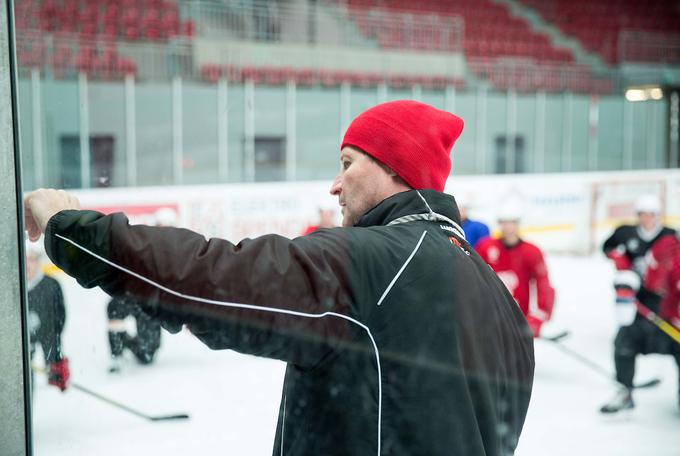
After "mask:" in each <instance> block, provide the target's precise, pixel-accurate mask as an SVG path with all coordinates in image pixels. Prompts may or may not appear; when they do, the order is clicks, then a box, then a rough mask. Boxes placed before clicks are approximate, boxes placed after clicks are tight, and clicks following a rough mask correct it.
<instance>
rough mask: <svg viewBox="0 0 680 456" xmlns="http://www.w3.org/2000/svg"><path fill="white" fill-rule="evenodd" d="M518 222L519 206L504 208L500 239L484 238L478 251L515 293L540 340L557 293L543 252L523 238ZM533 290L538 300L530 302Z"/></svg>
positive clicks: (500, 216) (501, 215)
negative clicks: (520, 234)
mask: <svg viewBox="0 0 680 456" xmlns="http://www.w3.org/2000/svg"><path fill="white" fill-rule="evenodd" d="M519 221H520V210H519V208H518V207H514V206H506V207H504V208H503V210H502V211H501V213H500V214H499V216H498V223H499V226H500V230H501V237H500V239H496V238H486V239H483V240H482V241H480V242H479V244H478V245H477V251H478V253H479V255H480V256H481V257H482V258H483V259H484V261H486V262H487V263H488V264H489V265H490V266H491V267H492V268H493V270H494V271H495V272H496V274H498V277H499V278H500V279H501V281H503V283H504V284H505V286H506V287H507V288H508V290H509V291H510V293H512V296H513V297H514V298H515V300H516V301H517V304H519V307H520V308H521V309H522V312H524V315H525V316H526V317H527V322H528V323H529V326H530V327H531V330H532V331H533V333H534V337H538V336H539V334H540V331H541V326H542V325H543V323H545V322H546V321H548V320H549V319H550V315H551V314H552V310H553V305H554V302H555V290H554V289H553V287H552V285H551V284H550V279H549V278H548V270H547V268H546V265H545V261H544V260H543V253H542V252H541V250H540V249H539V248H538V247H537V246H535V245H534V244H531V243H530V242H527V241H525V240H523V239H522V238H520V236H519ZM531 287H535V291H536V292H535V296H536V299H535V300H532V299H531V293H530V289H531Z"/></svg>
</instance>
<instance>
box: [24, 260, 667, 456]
mask: <svg viewBox="0 0 680 456" xmlns="http://www.w3.org/2000/svg"><path fill="white" fill-rule="evenodd" d="M548 266H549V269H550V275H551V279H552V281H553V283H554V285H555V287H556V289H557V296H558V301H557V304H556V309H555V313H554V316H553V322H552V323H550V325H549V326H546V327H545V333H546V334H548V333H557V332H559V331H561V330H563V329H568V330H569V331H571V336H570V337H569V338H568V339H565V340H564V341H563V343H564V344H565V345H568V347H570V348H572V349H575V350H578V351H579V352H580V353H582V354H583V355H585V356H588V357H589V358H591V359H592V360H594V361H596V362H598V363H600V364H602V365H603V366H606V367H607V368H609V369H611V370H612V371H613V362H612V356H611V352H612V339H613V336H614V334H615V330H616V327H615V322H614V315H613V304H612V300H613V293H612V290H611V286H610V283H611V275H612V271H611V268H610V266H609V265H608V263H607V262H606V260H605V259H604V258H603V257H600V256H594V257H563V256H551V257H548ZM60 280H61V283H62V284H63V285H64V289H65V293H66V300H67V312H68V315H67V326H66V329H65V335H64V352H65V354H66V355H67V356H68V357H69V358H70V360H71V371H72V380H73V381H75V382H77V383H80V384H82V385H83V386H86V387H89V388H91V389H93V390H95V391H97V392H99V393H101V394H104V395H107V396H109V397H111V398H115V399H117V400H119V401H121V402H124V403H125V404H127V405H129V406H131V407H134V408H137V409H139V410H142V411H144V412H146V413H149V414H166V413H178V412H187V413H189V414H190V415H191V419H190V420H188V421H176V422H157V423H153V422H147V421H144V420H141V419H139V418H137V417H135V416H132V415H129V414H127V413H125V412H122V411H119V410H117V409H115V408H113V407H111V406H109V405H107V404H105V403H101V402H99V401H98V400H96V399H93V398H91V397H88V396H87V395H85V394H83V393H81V392H79V391H76V390H74V389H70V390H68V391H66V392H65V393H63V394H62V393H60V392H59V391H58V390H57V389H56V388H54V387H50V386H47V385H46V382H45V380H44V378H41V377H40V376H38V377H37V381H36V385H35V395H34V404H33V407H34V414H33V420H34V421H33V422H34V430H33V432H34V445H35V451H34V454H35V455H36V456H60V455H88V456H89V455H102V456H106V455H111V456H121V455H178V456H179V455H183V456H184V455H188V454H192V455H193V454H197V455H229V456H232V455H239V456H240V455H247V456H250V455H254V456H258V455H267V456H268V455H271V451H272V445H273V440H274V432H275V427H276V415H277V412H278V406H279V399H280V393H281V385H282V381H283V373H284V367H285V366H284V364H283V363H281V362H278V361H270V360H266V359H258V358H254V357H250V356H243V355H239V354H237V353H234V352H231V351H219V352H214V351H210V350H209V349H208V348H207V347H205V346H203V345H202V344H201V343H199V342H198V341H197V340H196V339H194V338H193V337H192V336H191V335H190V334H188V333H182V334H178V335H175V336H172V335H169V334H168V333H163V340H162V346H161V349H160V351H159V353H158V356H157V359H156V362H155V364H153V365H151V366H139V365H137V364H136V363H135V362H134V361H132V360H131V359H129V360H127V361H128V362H127V363H126V364H125V366H124V371H123V372H122V373H121V374H119V375H111V374H108V373H107V371H106V369H107V366H108V359H107V355H108V341H107V336H106V313H105V303H106V299H107V298H106V296H105V295H104V294H103V292H101V291H99V290H83V289H81V288H80V287H78V285H77V284H76V283H75V282H74V281H72V280H71V279H69V278H66V277H60ZM479 330H480V332H483V331H484V328H479ZM654 376H659V377H661V378H662V379H663V381H662V383H661V384H660V385H659V386H657V387H655V388H650V389H647V390H640V391H638V392H636V397H635V398H636V402H637V407H636V409H635V410H634V411H632V412H631V413H626V414H625V416H617V417H614V418H612V417H609V418H606V417H603V416H601V415H600V414H599V413H598V411H597V410H598V408H599V406H600V405H601V404H602V402H603V401H605V400H607V399H609V398H610V396H611V395H612V393H613V392H614V388H613V384H612V383H611V382H609V381H608V380H607V379H605V378H603V377H601V376H600V375H599V374H598V373H596V372H593V371H591V370H590V369H589V368H588V367H586V366H583V365H581V364H580V363H579V362H577V361H575V360H573V359H572V358H570V357H569V356H567V355H566V354H564V353H562V352H560V351H559V350H558V349H557V348H556V347H554V346H552V345H551V343H549V342H545V341H540V340H539V341H537V342H536V378H535V383H534V392H533V397H532V400H531V406H530V408H529V414H528V417H527V421H526V424H525V427H524V432H523V434H522V437H521V439H520V444H519V447H518V449H517V452H516V454H517V455H519V456H560V455H565V456H566V455H569V456H572V455H581V456H588V455H593V456H609V455H612V456H641V455H654V456H678V455H680V412H679V411H678V405H677V401H678V398H677V380H678V373H677V369H676V366H675V363H674V362H673V360H672V358H671V357H668V356H666V357H663V356H648V357H643V358H641V359H639V361H638V375H637V380H645V379H648V378H651V377H654ZM463 456H464V455H463Z"/></svg>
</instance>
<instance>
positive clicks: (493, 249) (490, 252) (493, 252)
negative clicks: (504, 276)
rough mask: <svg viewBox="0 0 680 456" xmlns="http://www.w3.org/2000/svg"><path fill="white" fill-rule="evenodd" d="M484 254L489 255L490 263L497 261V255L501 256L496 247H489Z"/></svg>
mask: <svg viewBox="0 0 680 456" xmlns="http://www.w3.org/2000/svg"><path fill="white" fill-rule="evenodd" d="M486 254H487V256H488V257H489V262H490V263H496V262H498V257H499V256H501V252H500V250H498V247H489V250H488V251H487V252H486Z"/></svg>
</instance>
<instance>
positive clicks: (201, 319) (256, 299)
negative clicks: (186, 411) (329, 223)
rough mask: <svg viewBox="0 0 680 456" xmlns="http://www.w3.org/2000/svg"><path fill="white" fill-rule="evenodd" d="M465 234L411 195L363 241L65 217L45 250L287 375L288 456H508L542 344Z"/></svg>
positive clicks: (71, 268) (438, 197)
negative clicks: (205, 232)
mask: <svg viewBox="0 0 680 456" xmlns="http://www.w3.org/2000/svg"><path fill="white" fill-rule="evenodd" d="M458 219H459V215H458V211H457V209H456V206H455V202H454V200H453V198H452V197H450V196H448V195H445V194H442V193H437V192H434V191H410V192H404V193H400V194H397V195H394V196H392V197H390V198H387V199H386V200H384V201H383V202H381V203H380V204H379V205H377V206H376V207H375V208H373V209H372V210H371V211H369V212H368V213H366V214H365V215H364V216H363V217H362V218H361V220H360V221H359V223H358V224H357V226H356V227H353V228H334V229H322V230H319V231H316V232H314V233H313V234H311V235H308V236H303V237H299V238H296V239H293V240H289V239H287V238H283V237H280V236H275V235H268V236H262V237H259V238H256V239H245V240H243V241H242V242H240V243H239V244H237V245H234V244H231V243H229V242H227V241H224V240H219V239H211V240H209V241H206V240H205V239H204V238H203V237H202V236H201V235H198V234H196V233H193V232H191V231H188V230H184V229H175V228H154V227H147V226H130V225H128V221H127V219H126V218H125V216H124V215H122V214H113V215H109V216H104V215H103V214H100V213H97V212H91V211H63V212H60V213H58V214H57V215H55V216H54V217H53V218H52V219H51V220H50V222H49V224H48V229H47V233H46V248H47V252H48V254H49V256H50V258H51V259H52V260H53V261H54V262H55V264H57V265H59V266H60V267H62V268H63V269H64V270H65V271H66V272H67V273H69V274H70V275H73V276H74V277H76V278H77V279H78V281H79V282H80V284H81V285H83V286H85V287H93V286H101V287H102V288H103V289H104V290H105V291H106V292H108V293H110V294H111V295H113V296H134V297H137V298H138V299H140V300H141V301H143V302H145V303H146V311H147V312H149V313H150V314H152V315H154V316H156V317H158V318H159V319H160V320H161V321H162V322H163V325H164V327H165V328H166V329H168V330H170V331H171V332H175V331H178V330H179V329H180V328H181V325H182V324H188V325H189V326H190V328H191V330H192V331H193V333H194V334H196V335H197V336H198V337H199V338H200V339H201V340H202V341H203V342H204V343H205V344H206V345H208V346H209V347H210V348H213V349H227V348H228V349H233V350H236V351H239V352H242V353H249V354H253V355H257V356H265V357H269V358H276V359H280V360H283V361H286V362H287V363H288V368H287V371H286V377H285V382H284V391H283V397H282V400H281V407H280V412H279V423H278V430H277V434H276V442H275V448H274V454H275V455H277V456H278V455H280V454H284V455H287V456H290V455H349V456H356V455H377V454H381V455H409V456H413V455H429V456H432V455H464V456H474V455H487V456H495V455H499V456H500V455H507V454H512V452H513V451H514V448H515V446H516V445H517V439H518V438H519V435H520V431H521V429H522V425H523V423H524V418H525V415H526V411H527V407H528V404H529V397H530V393H531V387H532V381H533V368H534V358H533V339H532V336H531V332H530V331H529V329H528V327H527V325H526V322H525V320H524V316H523V315H522V313H521V311H520V310H519V307H518V306H517V304H516V303H515V301H514V300H513V299H512V297H511V296H510V294H509V293H508V292H507V290H506V288H505V287H504V285H503V284H502V283H501V282H500V280H498V278H497V277H496V275H495V274H494V273H493V271H492V270H491V269H490V268H489V266H488V265H486V264H485V263H484V262H483V261H482V260H481V259H480V258H479V256H478V255H477V254H476V253H475V252H474V251H473V250H472V249H471V248H470V246H469V245H468V244H467V243H466V242H465V241H464V239H463V237H462V235H461V232H462V230H461V229H460V228H459V227H458V224H457V223H456V221H457V220H458ZM454 220H456V221H454Z"/></svg>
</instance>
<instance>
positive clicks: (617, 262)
mask: <svg viewBox="0 0 680 456" xmlns="http://www.w3.org/2000/svg"><path fill="white" fill-rule="evenodd" d="M607 258H609V259H610V260H612V261H613V262H614V267H615V268H616V269H617V270H618V271H624V270H626V269H631V268H632V267H633V264H632V263H631V261H630V259H629V258H628V257H627V256H626V253H625V250H622V249H613V250H610V251H609V252H607Z"/></svg>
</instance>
